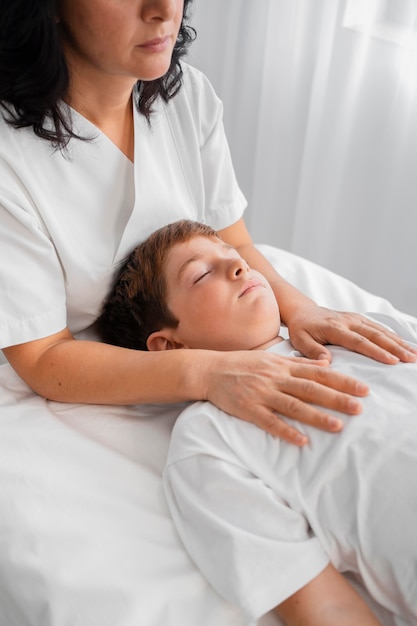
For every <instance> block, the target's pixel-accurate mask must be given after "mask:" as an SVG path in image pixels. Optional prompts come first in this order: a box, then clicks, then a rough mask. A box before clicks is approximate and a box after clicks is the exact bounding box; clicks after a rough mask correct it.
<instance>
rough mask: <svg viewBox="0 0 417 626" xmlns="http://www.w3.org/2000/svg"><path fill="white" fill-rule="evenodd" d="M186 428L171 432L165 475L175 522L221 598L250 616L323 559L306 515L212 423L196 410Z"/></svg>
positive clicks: (309, 575)
mask: <svg viewBox="0 0 417 626" xmlns="http://www.w3.org/2000/svg"><path fill="white" fill-rule="evenodd" d="M226 418H227V416H226ZM180 419H181V418H180ZM232 419H233V418H232ZM196 422H198V426H197V425H196ZM190 425H191V421H190V420H188V421H187V423H186V425H185V424H184V428H183V425H182V424H181V426H180V428H179V429H178V428H177V427H176V428H175V429H174V438H175V440H174V442H173V444H171V445H174V447H175V450H176V452H175V454H174V457H172V458H171V462H169V463H168V465H167V467H166V469H165V472H164V485H165V490H166V494H167V499H168V503H169V506H170V509H171V513H172V515H173V519H174V522H175V525H176V527H177V529H178V532H179V534H180V536H181V538H182V541H183V543H184V545H185V547H186V549H187V550H188V552H189V554H190V556H191V558H192V559H193V560H194V562H195V563H196V565H197V566H198V568H199V569H200V570H201V571H202V573H203V574H204V575H205V577H206V578H207V579H208V580H209V582H210V583H211V584H212V585H213V586H214V587H215V589H216V590H217V591H218V592H219V593H220V595H222V596H223V597H224V598H226V599H227V600H228V601H230V602H233V603H234V604H237V605H239V606H240V607H241V609H242V610H243V612H244V614H245V616H246V617H247V619H248V620H249V621H251V620H256V619H258V618H259V617H260V616H261V615H263V614H265V613H267V612H268V611H269V610H271V609H273V608H274V607H276V606H277V605H279V604H280V603H281V602H283V601H284V600H285V599H286V598H288V597H289V596H290V595H292V594H293V593H295V592H296V591H297V590H299V589H300V588H301V587H303V586H304V585H305V584H307V583H308V582H309V581H311V580H312V579H313V578H315V577H316V576H317V575H318V574H319V573H320V572H321V571H322V570H323V569H324V568H325V567H326V565H327V564H328V561H329V560H328V557H327V555H326V554H325V553H324V551H323V549H322V548H321V546H320V545H319V542H318V541H317V539H316V538H315V537H313V536H312V534H311V532H310V529H309V527H308V524H307V522H306V520H305V519H304V517H303V516H302V515H301V514H299V513H297V512H296V511H293V510H291V509H290V508H289V507H288V506H287V504H286V503H285V502H284V501H282V500H281V499H280V498H279V497H278V496H277V495H276V494H275V493H274V491H273V490H272V489H271V488H270V487H269V486H268V485H267V484H266V482H265V481H264V480H262V478H261V477H259V476H257V475H255V474H254V473H253V472H251V471H249V470H248V469H246V468H245V467H244V466H243V465H242V463H241V462H240V461H239V459H238V456H237V455H235V454H234V452H233V450H232V449H231V448H230V446H229V445H227V444H226V443H225V442H224V441H223V440H222V438H221V436H217V435H216V432H215V431H216V429H213V428H212V427H211V424H210V421H204V420H199V417H198V416H196V415H194V416H193V418H192V425H191V427H190ZM196 429H197V430H196ZM198 429H199V430H200V432H198ZM175 431H176V432H175ZM245 432H246V433H247V432H250V431H247V430H246V431H245V430H244V431H243V436H245ZM197 437H198V443H197ZM182 438H184V441H185V443H184V446H183V447H182V445H183V444H182V442H181V439H182ZM216 438H217V441H216ZM193 448H194V451H193ZM181 449H182V450H183V451H184V454H183V458H182V459H181V458H180V456H181V452H180V451H181ZM255 450H256V446H255ZM178 452H180V454H178ZM254 454H256V452H254Z"/></svg>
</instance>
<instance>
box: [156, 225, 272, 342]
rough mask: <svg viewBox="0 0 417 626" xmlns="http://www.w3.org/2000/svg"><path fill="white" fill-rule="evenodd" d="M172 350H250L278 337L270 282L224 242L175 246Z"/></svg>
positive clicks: (168, 271) (169, 262)
mask: <svg viewBox="0 0 417 626" xmlns="http://www.w3.org/2000/svg"><path fill="white" fill-rule="evenodd" d="M165 279H166V283H167V305H168V307H169V309H170V310H171V312H172V313H173V314H174V315H175V316H176V318H177V319H178V320H179V324H178V327H177V328H175V329H169V333H170V335H169V336H170V340H171V341H172V342H173V343H172V347H181V346H183V347H186V348H207V349H213V350H248V349H249V350H250V349H253V348H257V347H260V346H261V345H262V344H264V343H266V342H268V341H271V340H272V339H274V338H276V337H277V335H278V333H279V328H280V315H279V308H278V304H277V301H276V298H275V295H274V293H273V291H272V289H271V287H270V285H269V283H268V282H267V280H266V279H265V278H264V277H263V276H262V274H259V273H258V272H256V271H255V270H252V269H250V268H249V267H248V265H247V263H246V262H245V261H244V260H243V259H242V257H241V256H240V255H239V253H238V252H237V251H236V250H235V249H234V248H231V247H230V246H228V245H227V244H225V243H223V242H222V241H221V240H220V239H210V238H207V237H200V236H198V237H194V238H192V239H190V240H189V241H186V242H183V243H179V244H176V245H174V246H173V247H172V249H171V250H170V251H169V253H168V255H167V259H166V265H165Z"/></svg>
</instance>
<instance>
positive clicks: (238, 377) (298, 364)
mask: <svg viewBox="0 0 417 626" xmlns="http://www.w3.org/2000/svg"><path fill="white" fill-rule="evenodd" d="M213 355H215V364H214V363H212V365H211V367H210V368H209V370H208V371H207V370H206V377H205V380H206V381H207V388H206V394H205V397H206V399H207V400H210V402H212V403H213V404H215V405H216V406H218V407H219V408H221V409H223V410H224V411H226V412H227V413H230V414H231V415H235V416H237V417H239V418H241V419H243V420H245V421H248V422H252V423H254V424H256V425H257V426H259V427H260V428H262V429H263V430H266V431H268V432H269V433H271V434H272V435H275V436H277V437H279V438H281V439H285V440H286V441H288V442H290V443H293V444H296V445H298V446H303V445H304V444H306V443H307V441H308V439H307V437H306V436H305V435H303V434H301V433H300V432H299V431H298V430H297V429H296V428H295V427H294V426H292V425H289V424H288V423H287V422H286V421H285V420H283V419H281V417H280V416H285V417H289V418H292V419H294V420H297V421H299V422H303V423H305V424H311V425H313V426H316V427H317V428H320V429H322V430H327V431H330V432H338V431H339V430H341V429H342V428H343V421H342V420H341V419H338V418H336V417H334V416H332V415H330V414H329V413H327V412H326V409H332V410H335V411H340V412H342V413H345V414H347V415H357V414H358V413H360V412H361V404H360V402H359V400H358V399H357V398H355V397H353V396H366V395H367V394H368V387H367V386H366V385H364V384H362V383H360V382H359V381H357V380H355V379H353V378H351V377H349V376H346V375H344V374H341V373H340V372H336V371H332V370H331V369H330V368H329V367H328V365H329V362H328V361H312V360H310V359H306V358H301V357H300V358H296V357H294V358H293V357H282V356H279V355H277V354H273V353H271V352H264V351H262V350H252V351H247V352H244V351H242V352H224V353H213ZM313 404H314V405H317V406H313ZM320 407H322V408H320Z"/></svg>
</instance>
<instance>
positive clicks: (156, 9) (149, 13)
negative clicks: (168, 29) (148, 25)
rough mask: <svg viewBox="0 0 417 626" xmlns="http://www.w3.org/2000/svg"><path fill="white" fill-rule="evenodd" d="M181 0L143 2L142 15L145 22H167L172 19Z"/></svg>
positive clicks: (149, 0)
mask: <svg viewBox="0 0 417 626" xmlns="http://www.w3.org/2000/svg"><path fill="white" fill-rule="evenodd" d="M181 1H182V0H144V1H143V5H142V15H143V18H144V19H145V20H146V21H151V20H161V21H164V22H165V21H167V20H170V19H172V18H173V16H174V15H175V13H176V10H177V7H178V5H179V3H180V2H181Z"/></svg>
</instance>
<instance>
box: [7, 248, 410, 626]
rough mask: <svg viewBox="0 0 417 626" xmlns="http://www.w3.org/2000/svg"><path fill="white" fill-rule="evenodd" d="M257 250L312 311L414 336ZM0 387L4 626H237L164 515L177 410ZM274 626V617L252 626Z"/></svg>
mask: <svg viewBox="0 0 417 626" xmlns="http://www.w3.org/2000/svg"><path fill="white" fill-rule="evenodd" d="M259 249H260V250H261V251H262V252H263V253H264V254H265V255H266V256H267V257H268V258H269V260H270V261H271V262H272V263H273V265H274V266H275V267H276V268H277V269H278V270H279V271H280V272H281V274H283V275H284V276H285V277H286V278H287V279H288V280H290V281H291V282H292V283H293V284H295V285H296V286H297V287H299V288H300V289H301V290H302V291H304V292H305V293H306V294H308V295H310V296H312V297H313V298H314V299H315V300H316V301H317V302H318V303H319V304H323V305H326V306H329V307H332V308H336V309H342V310H356V311H373V312H378V313H379V314H380V315H381V320H382V321H383V320H384V315H386V314H389V315H393V316H394V317H398V318H400V319H401V320H402V321H403V322H404V323H405V324H406V325H407V326H408V327H409V329H410V332H412V333H417V319H416V318H414V317H412V316H410V315H406V314H403V313H400V312H399V311H397V310H396V309H395V308H394V307H393V306H392V305H391V304H390V303H389V302H387V301H386V300H384V299H382V298H379V297H377V296H374V295H372V294H370V293H367V292H366V291H364V290H362V289H360V288H359V287H357V286H356V285H354V284H352V283H351V282H349V281H347V280H345V279H343V278H341V277H340V276H337V275H335V274H333V273H331V272H329V271H327V270H325V269H323V268H321V267H319V266H317V265H315V264H313V263H311V262H309V261H306V260H305V259H302V258H300V257H298V256H296V255H293V254H290V253H288V252H285V251H283V250H279V249H276V248H273V247H271V246H266V245H260V246H259ZM87 334H88V333H87ZM0 377H1V380H2V383H3V384H4V385H5V393H4V394H3V395H2V397H1V398H0V404H1V405H2V406H5V407H8V406H10V407H12V406H13V405H15V404H16V402H17V401H18V403H19V411H18V412H16V411H10V412H7V413H8V414H9V415H10V418H8V419H6V420H4V421H3V422H2V423H0V476H1V482H0V484H1V491H0V626H107V625H108V626H196V624H199V626H243V624H244V622H243V621H242V618H241V616H240V613H239V610H238V609H237V608H236V607H233V606H230V605H228V604H227V603H226V602H224V601H223V600H222V599H221V598H220V597H219V596H218V595H217V594H216V592H215V591H214V590H213V589H212V588H211V587H210V586H209V585H208V583H206V581H205V580H204V579H203V577H202V576H201V575H200V573H199V572H198V571H197V570H196V569H195V567H194V565H193V563H192V562H191V561H190V559H189V558H188V556H187V554H186V553H185V551H184V549H183V547H182V545H181V543H180V540H179V539H178V537H177V534H176V531H175V528H174V526H173V523H172V521H171V518H170V516H169V513H168V509H167V505H166V502H165V498H164V493H163V489H162V482H161V472H162V468H163V466H164V462H165V458H166V453H167V448H168V444H169V437H170V431H171V428H172V425H173V423H174V421H175V419H176V416H177V415H178V412H179V411H180V410H181V408H182V407H181V406H179V405H178V406H169V407H168V406H133V407H111V406H96V405H92V406H91V405H90V406H85V405H74V404H73V405H71V404H62V403H56V402H48V401H45V400H43V399H42V398H36V401H35V402H34V401H33V397H32V398H31V400H30V402H29V398H30V392H29V390H28V389H27V388H26V387H25V385H24V383H23V382H22V381H21V380H20V379H19V378H18V377H17V376H16V375H15V374H14V372H13V371H12V370H11V368H10V367H9V366H8V365H7V364H4V365H2V366H1V368H0ZM45 409H46V410H45ZM380 618H381V620H382V621H383V623H384V625H385V626H394V625H395V626H399V622H398V621H397V622H396V621H395V620H394V618H393V617H392V616H390V615H386V614H384V615H382V614H381V615H380ZM278 624H280V622H279V620H278V618H276V617H275V616H273V615H267V616H265V617H264V618H262V620H260V622H259V626H277V625H278Z"/></svg>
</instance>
